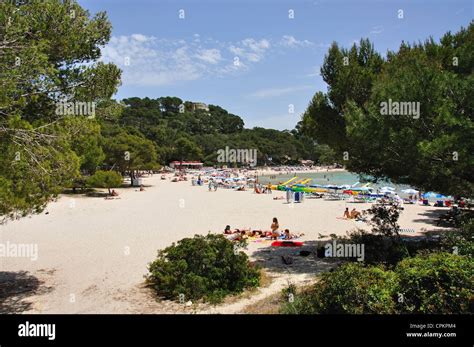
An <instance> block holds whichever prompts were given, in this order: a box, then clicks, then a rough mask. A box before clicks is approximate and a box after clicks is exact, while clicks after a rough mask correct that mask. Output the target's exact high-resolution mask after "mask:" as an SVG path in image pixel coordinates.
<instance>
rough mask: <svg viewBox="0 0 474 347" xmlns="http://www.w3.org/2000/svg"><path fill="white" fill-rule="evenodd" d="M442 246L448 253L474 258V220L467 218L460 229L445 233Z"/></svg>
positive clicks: (461, 223)
mask: <svg viewBox="0 0 474 347" xmlns="http://www.w3.org/2000/svg"><path fill="white" fill-rule="evenodd" d="M441 245H442V249H443V250H445V251H447V252H450V253H457V254H459V255H466V256H469V257H471V258H472V257H474V218H466V219H464V220H463V221H462V222H460V226H459V229H454V230H451V231H447V232H445V233H444V234H443V235H442V240H441Z"/></svg>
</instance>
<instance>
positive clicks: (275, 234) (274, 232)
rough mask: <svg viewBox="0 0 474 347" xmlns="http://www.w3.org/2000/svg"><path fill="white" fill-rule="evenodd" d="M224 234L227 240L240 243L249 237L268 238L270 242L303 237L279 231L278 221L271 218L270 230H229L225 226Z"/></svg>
mask: <svg viewBox="0 0 474 347" xmlns="http://www.w3.org/2000/svg"><path fill="white" fill-rule="evenodd" d="M224 234H225V235H226V237H227V239H229V240H231V241H240V240H243V239H246V238H249V237H262V238H269V239H270V240H277V239H284V240H291V239H295V238H298V237H301V236H303V235H304V234H303V233H301V234H293V233H291V232H290V230H289V229H285V230H284V231H280V224H279V223H278V219H277V218H276V217H275V218H273V222H272V225H271V226H270V230H267V231H263V230H251V229H250V228H247V229H234V230H231V227H230V225H227V226H226V227H225V229H224Z"/></svg>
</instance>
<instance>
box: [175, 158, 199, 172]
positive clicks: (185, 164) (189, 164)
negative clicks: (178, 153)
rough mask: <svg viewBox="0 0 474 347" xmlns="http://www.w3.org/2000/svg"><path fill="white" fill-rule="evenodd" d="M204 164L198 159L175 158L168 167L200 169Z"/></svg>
mask: <svg viewBox="0 0 474 347" xmlns="http://www.w3.org/2000/svg"><path fill="white" fill-rule="evenodd" d="M203 165H204V164H203V163H201V162H200V161H179V160H175V161H172V162H171V163H170V167H172V168H173V169H177V170H181V169H202V166H203Z"/></svg>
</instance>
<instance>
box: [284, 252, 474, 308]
mask: <svg viewBox="0 0 474 347" xmlns="http://www.w3.org/2000/svg"><path fill="white" fill-rule="evenodd" d="M473 274H474V263H473V261H472V258H470V257H466V256H459V255H455V254H450V253H431V254H428V255H419V256H416V257H411V258H405V259H403V260H402V261H400V262H399V263H398V264H397V266H396V268H395V269H394V270H386V269H385V268H384V267H382V266H367V267H364V266H363V265H362V264H357V263H346V264H344V265H342V266H341V267H339V268H337V269H336V270H334V271H332V272H326V273H323V274H322V276H321V280H320V281H319V282H318V283H316V284H315V285H314V286H313V287H312V288H311V289H309V290H306V291H303V292H302V293H298V294H296V295H294V302H293V303H285V304H284V305H283V306H282V312H283V313H293V314H295V313H296V314H322V313H336V314H337V313H344V314H363V313H373V314H390V313H421V314H423V313H433V314H434V313H438V314H447V313H470V312H471V313H472V302H473V293H474V284H473Z"/></svg>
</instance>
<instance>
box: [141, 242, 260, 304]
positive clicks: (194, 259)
mask: <svg viewBox="0 0 474 347" xmlns="http://www.w3.org/2000/svg"><path fill="white" fill-rule="evenodd" d="M149 271H150V274H149V276H148V282H149V283H150V284H151V285H152V286H153V288H155V290H156V292H157V293H158V295H160V296H162V297H164V298H168V299H174V300H178V299H179V297H180V295H184V296H183V297H184V298H185V300H186V301H187V300H190V299H191V300H196V299H204V300H208V301H211V302H218V301H220V300H222V299H223V298H224V297H225V296H226V295H229V294H236V293H240V292H242V291H243V290H244V289H245V288H251V287H257V286H258V285H259V282H260V272H259V271H258V270H257V269H256V268H255V267H253V266H251V265H250V264H249V261H248V257H247V255H246V254H245V253H244V252H241V251H238V248H236V245H235V244H234V243H232V242H231V241H229V240H227V239H226V238H225V237H224V236H223V235H213V234H208V235H207V236H200V235H196V236H194V238H185V239H182V240H180V241H178V243H177V244H173V245H171V246H170V247H167V248H165V249H164V250H160V251H158V257H157V259H156V260H155V261H154V262H152V263H151V264H150V265H149Z"/></svg>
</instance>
